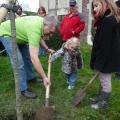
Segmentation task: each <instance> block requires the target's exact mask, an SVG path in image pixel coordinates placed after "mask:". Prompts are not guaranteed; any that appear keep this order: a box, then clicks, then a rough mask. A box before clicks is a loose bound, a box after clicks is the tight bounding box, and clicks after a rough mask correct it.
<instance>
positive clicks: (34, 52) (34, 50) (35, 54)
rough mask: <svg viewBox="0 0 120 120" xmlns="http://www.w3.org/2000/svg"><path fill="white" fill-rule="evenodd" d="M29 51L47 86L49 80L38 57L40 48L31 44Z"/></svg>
mask: <svg viewBox="0 0 120 120" xmlns="http://www.w3.org/2000/svg"><path fill="white" fill-rule="evenodd" d="M29 51H30V57H31V61H32V63H33V65H34V67H35V69H36V70H37V72H38V73H39V74H40V75H41V76H42V78H43V80H44V85H45V86H46V85H47V84H49V80H48V78H47V76H46V74H45V72H44V70H43V67H42V65H41V62H40V60H39V57H38V53H39V48H36V47H33V46H29Z"/></svg>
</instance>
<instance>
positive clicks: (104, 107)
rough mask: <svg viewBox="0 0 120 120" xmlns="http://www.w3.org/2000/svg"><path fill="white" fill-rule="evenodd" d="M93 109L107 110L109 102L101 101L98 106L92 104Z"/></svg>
mask: <svg viewBox="0 0 120 120" xmlns="http://www.w3.org/2000/svg"><path fill="white" fill-rule="evenodd" d="M91 108H92V109H95V110H97V109H107V108H108V102H107V101H104V100H103V101H99V102H98V103H96V104H92V105H91Z"/></svg>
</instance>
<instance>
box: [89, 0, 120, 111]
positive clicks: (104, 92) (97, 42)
mask: <svg viewBox="0 0 120 120" xmlns="http://www.w3.org/2000/svg"><path fill="white" fill-rule="evenodd" d="M92 5H93V6H92V9H93V13H94V17H95V18H96V20H97V21H99V22H97V24H96V26H97V29H96V33H95V37H94V40H93V48H92V53H91V61H90V67H91V68H92V69H95V70H97V71H99V79H100V90H99V93H98V95H97V97H96V98H94V99H91V102H92V105H91V107H92V108H93V109H100V108H102V109H106V108H107V107H108V100H109V97H110V94H111V92H112V85H111V73H112V72H118V71H120V9H119V8H118V7H117V5H116V3H115V1H114V0H93V4H92Z"/></svg>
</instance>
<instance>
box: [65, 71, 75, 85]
mask: <svg viewBox="0 0 120 120" xmlns="http://www.w3.org/2000/svg"><path fill="white" fill-rule="evenodd" d="M66 77H67V82H68V84H69V85H70V86H74V85H75V82H76V80H77V71H76V72H73V73H70V74H66Z"/></svg>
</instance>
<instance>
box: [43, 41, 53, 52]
mask: <svg viewBox="0 0 120 120" xmlns="http://www.w3.org/2000/svg"><path fill="white" fill-rule="evenodd" d="M41 45H42V47H43V48H44V49H45V50H46V51H47V52H48V53H53V52H54V50H52V49H49V48H48V46H47V45H46V43H45V40H43V39H42V40H41Z"/></svg>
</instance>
